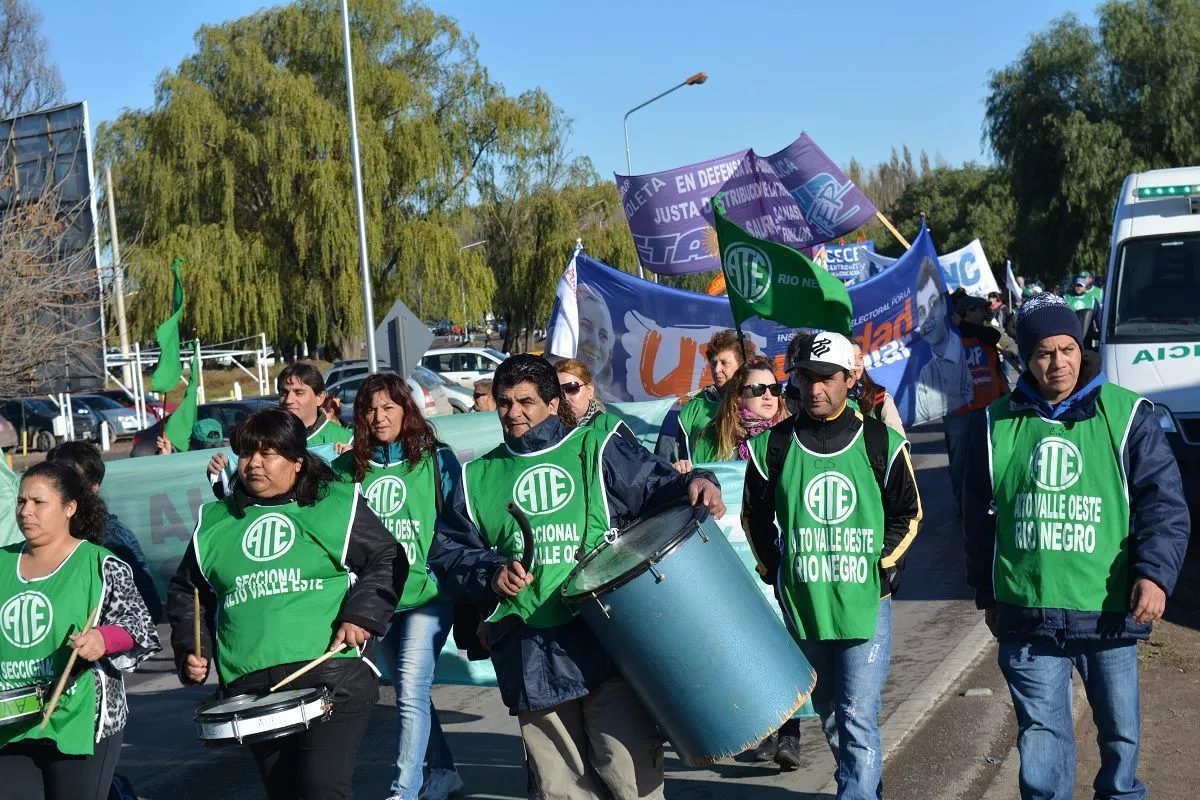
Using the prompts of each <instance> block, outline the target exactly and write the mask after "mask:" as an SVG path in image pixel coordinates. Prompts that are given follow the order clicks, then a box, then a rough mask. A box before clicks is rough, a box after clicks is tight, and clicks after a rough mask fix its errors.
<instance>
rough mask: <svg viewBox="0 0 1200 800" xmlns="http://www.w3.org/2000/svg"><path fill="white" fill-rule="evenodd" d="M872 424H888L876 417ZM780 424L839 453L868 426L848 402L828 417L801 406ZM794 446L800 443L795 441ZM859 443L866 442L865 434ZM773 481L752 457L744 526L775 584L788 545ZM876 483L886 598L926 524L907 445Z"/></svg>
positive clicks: (821, 449)
mask: <svg viewBox="0 0 1200 800" xmlns="http://www.w3.org/2000/svg"><path fill="white" fill-rule="evenodd" d="M869 424H875V425H882V424H883V423H882V422H879V420H875V419H872V420H870V421H869ZM779 425H780V426H787V428H788V429H790V432H791V433H792V434H793V435H794V436H795V437H796V439H798V440H799V441H800V442H801V443H802V444H803V445H804V446H805V447H806V448H808V449H809V450H811V451H813V452H814V453H836V452H838V451H839V450H842V449H844V448H845V447H846V446H848V445H849V444H850V442H851V441H852V440H853V439H854V437H855V436H856V435H857V434H858V432H859V431H860V430H861V429H862V426H863V418H862V415H861V414H859V413H857V412H855V411H854V410H853V409H851V408H850V407H849V406H846V407H844V408H843V409H842V411H841V413H840V414H838V415H837V416H836V417H832V418H830V419H827V420H818V419H814V418H812V417H811V416H809V415H808V414H807V413H805V412H804V411H801V412H800V413H799V414H796V415H794V416H791V417H788V418H787V419H785V420H784V421H783V422H781V423H779ZM764 435H765V434H764ZM791 446H793V447H795V446H796V445H795V442H793V443H792V445H791ZM858 446H860V447H862V446H864V443H863V441H862V440H861V439H860V440H859V443H858ZM765 468H766V466H765V465H764V469H765ZM771 486H772V482H771V481H768V479H767V476H765V475H763V474H762V473H761V472H759V470H758V467H757V465H756V464H755V463H754V461H753V460H751V461H750V462H749V463H748V464H747V465H746V484H745V494H744V495H743V498H742V529H743V530H745V531H746V539H747V541H748V542H749V543H750V548H751V549H752V550H753V551H754V556H755V558H756V559H757V560H758V575H759V577H760V578H762V580H763V582H765V583H769V584H772V585H774V584H775V582H776V580H777V577H778V574H779V567H780V560H781V558H782V548H781V546H780V535H779V527H778V526H777V525H776V523H775V494H774V493H773V492H772V491H771ZM872 488H873V489H874V490H875V491H877V492H879V493H880V498H881V500H882V501H883V514H884V529H883V551H882V555H881V558H880V561H879V568H880V570H881V571H882V573H883V575H882V579H881V581H880V591H881V593H882V595H883V596H884V597H886V596H888V595H890V594H892V593H894V592H895V591H897V590H898V589H899V588H900V571H901V568H902V567H903V562H904V556H905V555H906V554H907V553H908V549H909V547H910V546H911V545H912V542H913V539H915V538H916V536H917V533H918V531H919V530H920V528H921V495H920V493H919V492H918V490H917V478H916V474H915V473H914V472H913V467H912V459H911V458H909V455H908V446H907V444H906V445H905V446H904V447H901V448H900V450H899V451H898V452H897V454H896V457H895V458H894V459H893V461H892V463H891V464H889V465H888V467H887V470H886V471H885V473H884V483H883V489H882V491H880V489H879V486H878V485H876V486H874V487H872ZM858 489H859V491H860V492H862V491H864V490H865V488H864V487H861V486H860V487H858ZM785 490H786V491H795V492H800V491H802V488H801V487H799V486H794V487H786V488H785Z"/></svg>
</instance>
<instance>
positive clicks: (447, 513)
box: [428, 417, 717, 714]
mask: <svg viewBox="0 0 1200 800" xmlns="http://www.w3.org/2000/svg"><path fill="white" fill-rule="evenodd" d="M569 432H570V429H569V428H567V427H566V426H564V425H563V424H562V422H561V420H559V418H558V417H550V418H549V419H548V420H546V421H545V422H542V423H541V424H540V425H537V426H536V427H534V428H533V429H532V430H530V431H529V432H528V433H526V434H525V435H524V436H522V437H520V438H519V439H510V438H508V437H505V442H506V443H507V444H508V446H509V447H510V448H512V449H513V450H515V451H517V452H526V453H528V452H532V451H535V450H543V449H545V448H547V447H550V446H551V445H553V444H554V443H555V442H557V441H559V440H561V439H562V438H563V437H564V436H566V435H567V433H569ZM601 459H602V465H603V471H604V486H605V490H606V495H607V498H608V513H609V519H610V522H611V524H612V525H613V526H614V527H617V528H623V527H625V526H626V525H627V524H628V523H630V522H632V521H633V520H634V519H635V518H637V517H640V516H643V515H645V514H647V513H649V512H651V511H652V510H653V509H655V508H658V507H661V506H663V505H665V504H667V503H670V502H671V501H673V500H677V499H679V498H682V497H686V495H687V486H688V483H689V482H691V481H693V480H696V479H698V478H707V479H708V480H710V481H712V482H713V483H716V482H717V481H716V478H715V477H714V476H713V474H712V473H711V472H708V471H706V470H693V471H692V472H690V473H688V474H686V475H681V474H680V473H678V472H676V471H675V469H674V468H673V467H672V466H671V465H670V464H669V463H667V462H666V461H663V460H662V459H660V458H658V457H656V456H654V455H653V454H651V453H650V452H649V451H648V450H646V449H645V448H643V447H641V446H640V445H638V444H637V443H636V442H630V441H629V440H628V439H626V438H625V437H623V436H613V435H610V436H609V438H608V441H607V443H606V444H605V445H604V451H603V453H602V455H601ZM498 488H499V490H500V491H501V492H504V493H507V492H509V491H510V487H498ZM498 502H502V500H501V501H498ZM581 555H582V553H581ZM507 562H508V559H507V558H506V557H504V556H502V555H500V554H499V553H497V552H496V551H495V550H494V549H492V548H491V547H489V546H488V545H487V544H486V542H485V540H484V538H483V537H482V536H481V535H480V533H479V530H478V529H477V528H476V527H475V525H474V523H472V522H471V520H470V518H469V517H468V515H467V501H466V495H465V493H464V492H463V487H462V483H461V482H460V483H458V484H456V485H455V487H454V491H453V493H452V494H451V497H450V501H449V502H448V503H446V504H445V505H444V506H443V507H442V512H441V515H440V516H439V517H438V522H437V527H436V535H435V537H434V541H433V545H432V547H431V548H430V551H429V559H428V563H429V568H430V571H432V572H433V574H434V575H435V576H436V577H437V578H438V582H439V584H440V585H441V586H442V588H443V589H447V590H449V591H450V593H451V594H452V595H453V596H454V597H455V599H456V600H459V601H467V602H470V603H473V604H474V605H476V606H477V607H479V608H480V609H482V610H483V611H484V612H485V614H486V613H490V611H491V609H493V608H495V605H496V601H497V596H496V594H495V592H493V591H492V578H493V576H494V575H495V574H496V571H497V570H499V569H500V568H501V567H502V566H504V565H505V564H506V563H507ZM501 629H503V633H498V632H499V631H500V630H501ZM492 632H493V637H492V641H491V651H492V664H493V665H494V666H495V668H496V677H497V680H498V682H499V684H500V696H501V698H502V699H503V700H504V703H505V705H507V706H508V710H509V711H510V712H511V713H513V714H515V713H517V712H518V711H537V710H540V709H544V708H550V707H552V706H556V705H559V704H560V703H566V702H568V701H571V700H577V699H579V698H580V697H584V696H586V695H587V694H588V692H589V691H591V690H592V689H594V688H596V687H597V686H599V685H600V684H601V683H603V682H604V681H606V680H608V679H609V678H611V677H613V676H615V675H616V674H617V671H616V667H615V666H614V665H613V663H612V661H611V660H610V659H609V657H608V655H607V654H606V653H605V652H604V648H602V647H601V646H600V643H599V642H598V641H597V640H596V638H595V637H594V636H593V635H592V632H591V631H590V630H589V629H588V628H587V626H586V625H585V624H584V622H583V620H581V619H579V618H578V617H576V618H575V619H574V620H572V621H571V622H568V623H567V624H565V625H560V626H558V627H554V628H531V627H529V626H528V625H524V624H517V625H509V624H504V625H500V624H497V625H493V626H492ZM497 636H499V638H497Z"/></svg>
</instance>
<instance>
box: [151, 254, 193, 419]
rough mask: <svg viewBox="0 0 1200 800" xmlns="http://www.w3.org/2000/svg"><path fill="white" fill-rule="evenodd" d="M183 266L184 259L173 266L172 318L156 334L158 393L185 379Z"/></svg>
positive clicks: (153, 380) (154, 381)
mask: <svg viewBox="0 0 1200 800" xmlns="http://www.w3.org/2000/svg"><path fill="white" fill-rule="evenodd" d="M182 266H183V259H182V258H177V259H175V262H174V263H173V264H171V271H172V272H174V273H175V289H174V291H173V293H172V299H171V316H169V317H167V321H166V322H164V323H163V324H162V325H159V326H158V329H157V330H156V331H155V332H154V336H155V338H156V339H158V365H157V366H156V367H155V368H154V374H153V375H151V376H150V388H151V389H153V390H154V391H156V392H169V391H171V390H172V389H174V388H175V386H176V384H178V383H179V379H180V378H182V377H183V364H182V363H180V361H179V318H180V317H182V316H183V277H182V276H181V275H180V274H179V271H180V268H181V267H182ZM189 430H190V429H189Z"/></svg>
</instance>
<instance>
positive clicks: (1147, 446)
mask: <svg viewBox="0 0 1200 800" xmlns="http://www.w3.org/2000/svg"><path fill="white" fill-rule="evenodd" d="M1017 346H1018V348H1019V349H1020V352H1021V358H1022V360H1023V361H1025V363H1026V364H1027V365H1028V369H1027V370H1026V372H1025V374H1023V375H1022V376H1021V378H1020V380H1019V381H1018V382H1017V387H1016V389H1015V390H1014V391H1013V393H1012V394H1011V395H1010V396H1008V397H1004V398H1001V399H999V400H997V401H995V402H994V403H992V404H991V405H990V406H988V408H987V410H986V417H982V418H980V419H979V423H980V424H979V425H978V426H977V429H976V430H975V431H974V436H973V440H972V443H971V449H970V451H969V453H968V459H967V464H968V471H967V476H966V480H965V481H964V485H963V516H964V519H963V522H964V528H965V531H966V547H967V581H968V583H970V585H971V586H972V588H974V590H975V604H976V606H978V607H979V608H980V609H982V610H983V611H984V613H985V618H986V619H987V623H988V626H989V627H990V628H991V629H992V633H993V634H994V635H995V636H996V638H997V639H999V640H1000V648H999V663H1000V669H1001V671H1002V672H1003V673H1004V678H1005V680H1006V681H1007V682H1008V688H1009V693H1010V694H1011V695H1012V700H1013V706H1014V707H1015V709H1016V713H1017V726H1018V731H1019V735H1018V738H1017V749H1018V752H1019V753H1020V755H1021V777H1020V789H1021V797H1022V798H1024V799H1025V800H1030V799H1031V798H1041V799H1042V800H1069V799H1070V798H1072V797H1074V796H1075V735H1074V727H1075V726H1074V722H1073V720H1072V716H1071V671H1072V669H1075V670H1078V671H1079V674H1080V677H1081V678H1082V679H1083V685H1084V689H1085V691H1086V692H1087V699H1088V703H1089V705H1090V706H1091V708H1092V718H1093V719H1094V721H1095V723H1096V728H1097V741H1098V743H1099V745H1100V771H1099V773H1098V774H1097V776H1096V779H1095V782H1094V788H1095V794H1096V797H1105V798H1121V800H1141V798H1144V797H1145V796H1146V787H1145V786H1144V785H1143V784H1142V782H1141V781H1140V780H1138V777H1137V761H1138V740H1139V736H1140V730H1139V720H1138V677H1137V674H1138V652H1137V651H1138V648H1137V642H1138V640H1139V639H1147V638H1148V637H1149V635H1150V628H1151V625H1152V623H1153V622H1154V620H1156V619H1158V618H1160V617H1161V616H1162V615H1163V610H1164V609H1165V607H1166V602H1167V595H1168V594H1170V593H1171V591H1172V589H1174V587H1175V582H1176V580H1177V579H1178V577H1179V570H1180V568H1181V567H1182V565H1183V557H1184V553H1185V552H1186V550H1187V543H1188V537H1189V535H1190V520H1189V516H1188V506H1187V500H1186V498H1185V497H1184V494H1183V489H1182V485H1181V479H1180V475H1179V467H1178V465H1177V464H1176V463H1175V460H1174V458H1173V456H1172V455H1171V448H1170V447H1169V446H1168V444H1167V441H1166V437H1165V436H1164V435H1163V432H1162V428H1161V427H1160V426H1159V421H1158V416H1157V415H1156V414H1155V413H1154V408H1153V406H1152V405H1151V404H1150V402H1149V401H1147V400H1146V398H1144V397H1141V396H1140V395H1138V394H1135V393H1134V392H1131V391H1129V390H1127V389H1123V388H1121V387H1119V386H1117V385H1115V384H1112V383H1109V382H1108V381H1106V380H1105V378H1104V375H1103V373H1101V372H1100V359H1099V356H1097V355H1096V354H1094V353H1085V352H1084V350H1083V330H1082V328H1081V327H1080V324H1079V319H1078V318H1077V317H1076V316H1075V312H1073V311H1072V310H1071V308H1070V307H1069V306H1068V305H1067V303H1066V301H1064V300H1063V299H1062V298H1061V297H1058V296H1056V295H1052V294H1048V293H1045V294H1039V295H1035V296H1034V297H1032V298H1030V299H1029V300H1028V301H1026V303H1025V304H1024V305H1023V306H1022V307H1021V310H1020V312H1018V314H1017ZM984 423H986V424H984Z"/></svg>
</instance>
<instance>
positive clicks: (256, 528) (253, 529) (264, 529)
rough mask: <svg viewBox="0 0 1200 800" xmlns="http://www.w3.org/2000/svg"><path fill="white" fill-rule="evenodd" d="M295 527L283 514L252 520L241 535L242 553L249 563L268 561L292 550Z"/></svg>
mask: <svg viewBox="0 0 1200 800" xmlns="http://www.w3.org/2000/svg"><path fill="white" fill-rule="evenodd" d="M295 541H296V526H295V525H293V524H292V521H291V520H290V519H288V518H287V517H285V516H284V515H283V514H267V515H265V516H262V517H259V518H258V519H256V520H254V524H253V525H251V526H250V527H249V528H247V529H246V532H245V533H244V534H242V552H243V553H245V555H246V558H248V559H250V560H251V561H270V560H272V559H275V558H279V557H280V556H281V555H283V554H284V553H286V552H287V551H288V550H291V549H292V543H293V542H295Z"/></svg>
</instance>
